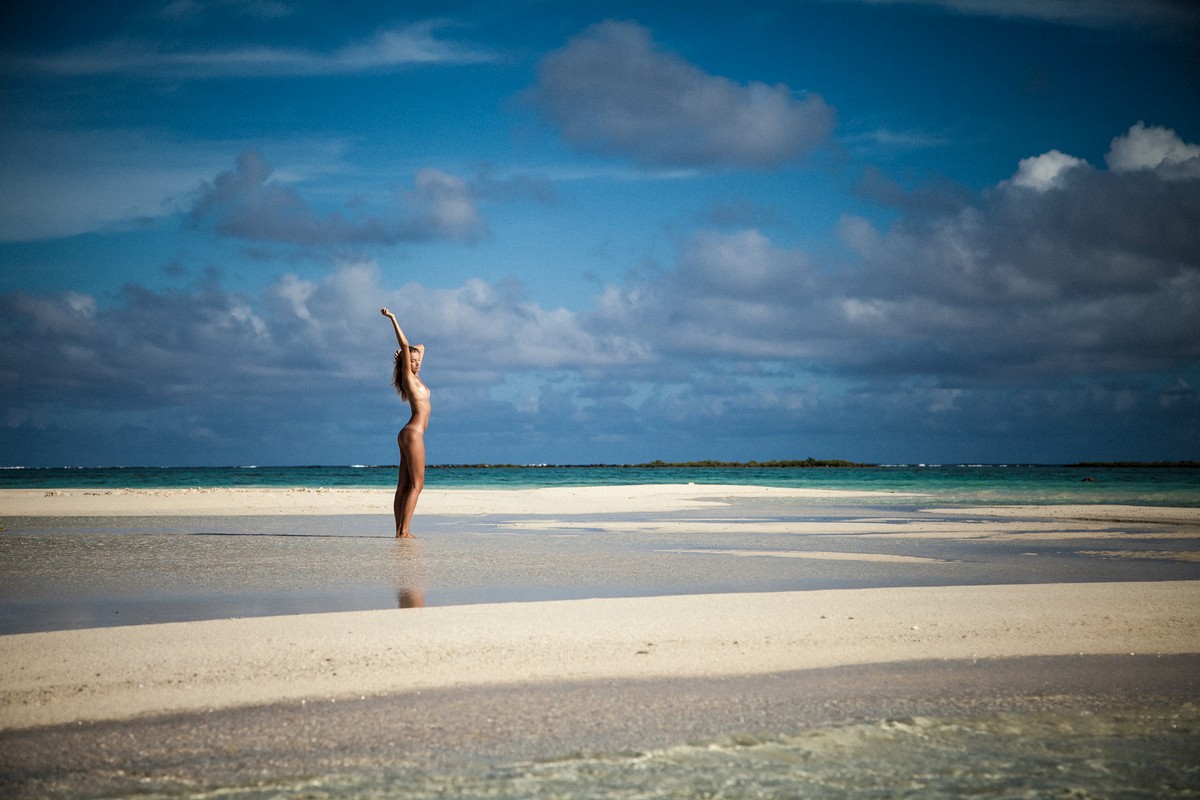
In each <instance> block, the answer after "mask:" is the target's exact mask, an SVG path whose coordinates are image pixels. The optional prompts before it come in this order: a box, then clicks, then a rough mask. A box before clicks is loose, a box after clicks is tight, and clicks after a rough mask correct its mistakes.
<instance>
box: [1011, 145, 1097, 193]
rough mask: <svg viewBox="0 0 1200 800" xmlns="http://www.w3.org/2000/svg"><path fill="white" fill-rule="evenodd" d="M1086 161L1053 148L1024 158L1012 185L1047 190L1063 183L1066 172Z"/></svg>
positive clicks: (1018, 166) (1040, 190)
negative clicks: (1038, 154)
mask: <svg viewBox="0 0 1200 800" xmlns="http://www.w3.org/2000/svg"><path fill="white" fill-rule="evenodd" d="M1086 163H1087V162H1086V161H1084V160H1083V159H1081V158H1075V157H1074V156H1069V155H1067V154H1066V153H1060V152H1059V151H1057V150H1051V151H1050V152H1048V153H1043V154H1042V155H1040V156H1034V157H1033V158H1025V159H1022V160H1021V162H1020V164H1018V165H1017V174H1016V175H1014V176H1013V177H1012V185H1013V186H1023V187H1025V188H1026V189H1033V190H1035V191H1038V192H1045V191H1047V190H1049V189H1054V188H1057V187H1059V186H1061V185H1062V178H1063V173H1064V172H1066V171H1067V170H1069V169H1072V168H1074V167H1079V166H1082V165H1084V164H1086Z"/></svg>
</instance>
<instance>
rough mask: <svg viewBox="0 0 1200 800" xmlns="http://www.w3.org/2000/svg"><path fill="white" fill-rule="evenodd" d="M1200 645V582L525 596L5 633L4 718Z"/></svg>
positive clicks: (53, 718)
mask: <svg viewBox="0 0 1200 800" xmlns="http://www.w3.org/2000/svg"><path fill="white" fill-rule="evenodd" d="M1191 652H1200V582H1167V583H1110V584H1095V583H1092V584H1049V585H1020V586H976V587H938V588H900V589H867V590H847V591H814V592H787V593H770V594H729V595H703V596H702V595H692V596H682V597H658V598H630V599H599V600H576V601H555V602H542V603H512V604H496V605H480V606H457V607H454V606H452V607H436V608H425V609H405V610H394V611H391V610H389V611H368V612H352V613H336V614H318V615H307V616H291V617H265V618H252V619H239V620H216V621H208V622H188V623H172V624H162V625H145V626H130V627H123V628H100V629H91V630H81V631H60V632H49V633H34V634H20V635H13V636H5V637H0V673H2V674H3V675H4V676H5V680H4V683H3V688H2V689H0V728H4V729H9V728H22V727H29V726H37V725H47V724H55V723H70V722H73V721H75V720H95V719H121V718H130V717H135V716H138V715H143V714H149V713H156V712H167V711H203V710H205V709H213V708H227V707H234V706H239V705H246V704H258V703H269V702H273V701H280V700H301V699H304V700H306V701H309V702H336V701H338V700H343V701H344V700H347V699H357V698H359V697H363V696H367V695H372V694H376V693H382V692H398V691H408V690H420V689H429V688H434V687H469V686H474V685H484V684H504V683H512V682H526V681H559V680H574V679H622V678H637V677H669V676H676V677H689V676H721V675H734V674H737V675H746V674H761V673H767V672H774V671H780V670H795V669H807V668H818V667H830V666H836V665H845V664H866V663H882V662H893V661H908V660H919V659H983V658H998V657H1008V656H1032V655H1069V654H1076V653H1085V654H1113V653H1117V654H1119V653H1139V654H1156V653H1157V654H1166V653H1191Z"/></svg>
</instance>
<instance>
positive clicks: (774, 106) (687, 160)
mask: <svg viewBox="0 0 1200 800" xmlns="http://www.w3.org/2000/svg"><path fill="white" fill-rule="evenodd" d="M528 97H529V99H530V100H531V101H532V102H533V103H534V104H535V106H536V107H537V108H538V110H539V111H540V113H541V115H542V116H543V118H544V119H545V120H547V121H548V122H550V123H551V124H553V125H555V126H557V127H558V128H559V129H560V130H561V131H562V135H563V138H565V139H566V140H567V142H569V143H570V144H572V145H574V146H576V147H579V148H581V149H583V150H588V151H592V152H598V153H604V154H609V155H622V156H627V157H629V158H631V159H633V160H634V161H637V162H639V163H643V164H648V165H652V166H668V167H742V168H770V167H776V166H779V165H780V164H782V163H785V162H788V161H791V160H794V159H796V158H799V157H800V156H802V155H804V154H805V153H807V152H808V151H809V150H811V149H812V148H813V147H816V146H817V145H820V144H822V143H823V142H824V141H825V140H826V138H827V137H828V135H829V132H830V131H831V130H832V128H833V117H834V114H833V110H832V109H831V108H830V107H829V106H828V105H826V104H825V102H824V101H823V100H822V99H821V98H820V97H819V96H818V95H801V94H798V93H797V92H795V91H793V90H792V89H790V88H788V87H787V86H784V85H783V84H776V85H774V86H769V85H767V84H765V83H760V82H757V81H753V82H751V83H749V84H747V85H741V84H738V83H735V82H734V81H731V80H729V79H727V78H723V77H720V76H716V75H710V74H708V73H706V72H704V71H703V70H702V69H700V68H699V67H697V66H695V65H693V64H690V63H688V62H687V61H685V60H684V59H682V58H680V57H679V56H677V55H674V54H672V53H668V52H665V51H663V50H660V49H658V47H657V46H656V45H655V43H654V42H653V41H652V39H651V37H650V33H649V31H647V30H646V29H645V28H643V27H641V26H639V25H637V24H635V23H629V22H605V23H602V24H599V25H594V26H592V27H591V28H589V29H588V30H586V31H584V32H583V33H582V34H580V35H579V36H578V37H576V38H575V39H572V40H571V41H570V42H569V43H568V44H567V46H566V47H564V48H563V49H561V50H559V51H557V52H555V53H552V54H550V55H549V56H547V57H546V58H545V60H543V61H542V64H541V66H540V68H539V70H538V83H537V86H536V87H535V88H534V89H533V90H532V91H531V92H530V93H529V94H528Z"/></svg>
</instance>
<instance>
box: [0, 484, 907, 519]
mask: <svg viewBox="0 0 1200 800" xmlns="http://www.w3.org/2000/svg"><path fill="white" fill-rule="evenodd" d="M393 494H394V492H393V490H391V489H340V488H304V487H299V488H286V489H284V488H279V489H271V488H194V489H5V490H0V516H12V517H104V516H139V517H141V516H193V515H202V516H203V515H207V516H247V515H255V514H264V515H265V514H306V515H311V514H342V515H353V514H379V513H391V503H392V497H393ZM879 495H883V496H887V497H897V498H899V497H906V496H907V495H901V494H896V493H890V492H888V493H880V492H863V491H851V490H839V489H791V488H777V487H770V486H742V485H719V484H661V485H659V484H648V485H630V486H585V487H557V486H556V487H541V488H536V489H426V490H425V491H424V492H423V493H422V494H421V500H420V506H419V513H421V514H435V515H437V514H453V515H462V516H472V515H485V514H521V515H526V514H533V515H544V514H560V515H561V514H607V513H614V512H616V511H620V512H622V513H642V512H665V511H682V510H686V509H695V508H705V507H712V506H721V505H726V504H727V502H728V500H729V499H730V498H747V499H752V500H767V501H774V500H804V499H808V500H812V499H834V498H845V499H853V498H862V497H869V496H879Z"/></svg>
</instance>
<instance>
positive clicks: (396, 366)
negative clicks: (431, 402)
mask: <svg viewBox="0 0 1200 800" xmlns="http://www.w3.org/2000/svg"><path fill="white" fill-rule="evenodd" d="M408 349H409V350H416V351H417V353H418V354H419V355H420V356H421V358H422V359H424V358H425V345H423V344H414V345H409V348H408ZM403 356H404V350H403V348H401V349H400V350H397V351H396V355H395V358H393V359H392V361H393V363H392V386H395V387H396V394H398V395H400V399H401V400H403V401H404V402H406V403H407V402H408V392H406V391H404V366H403V365H402V364H401V363H400V359H401V358H403Z"/></svg>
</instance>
